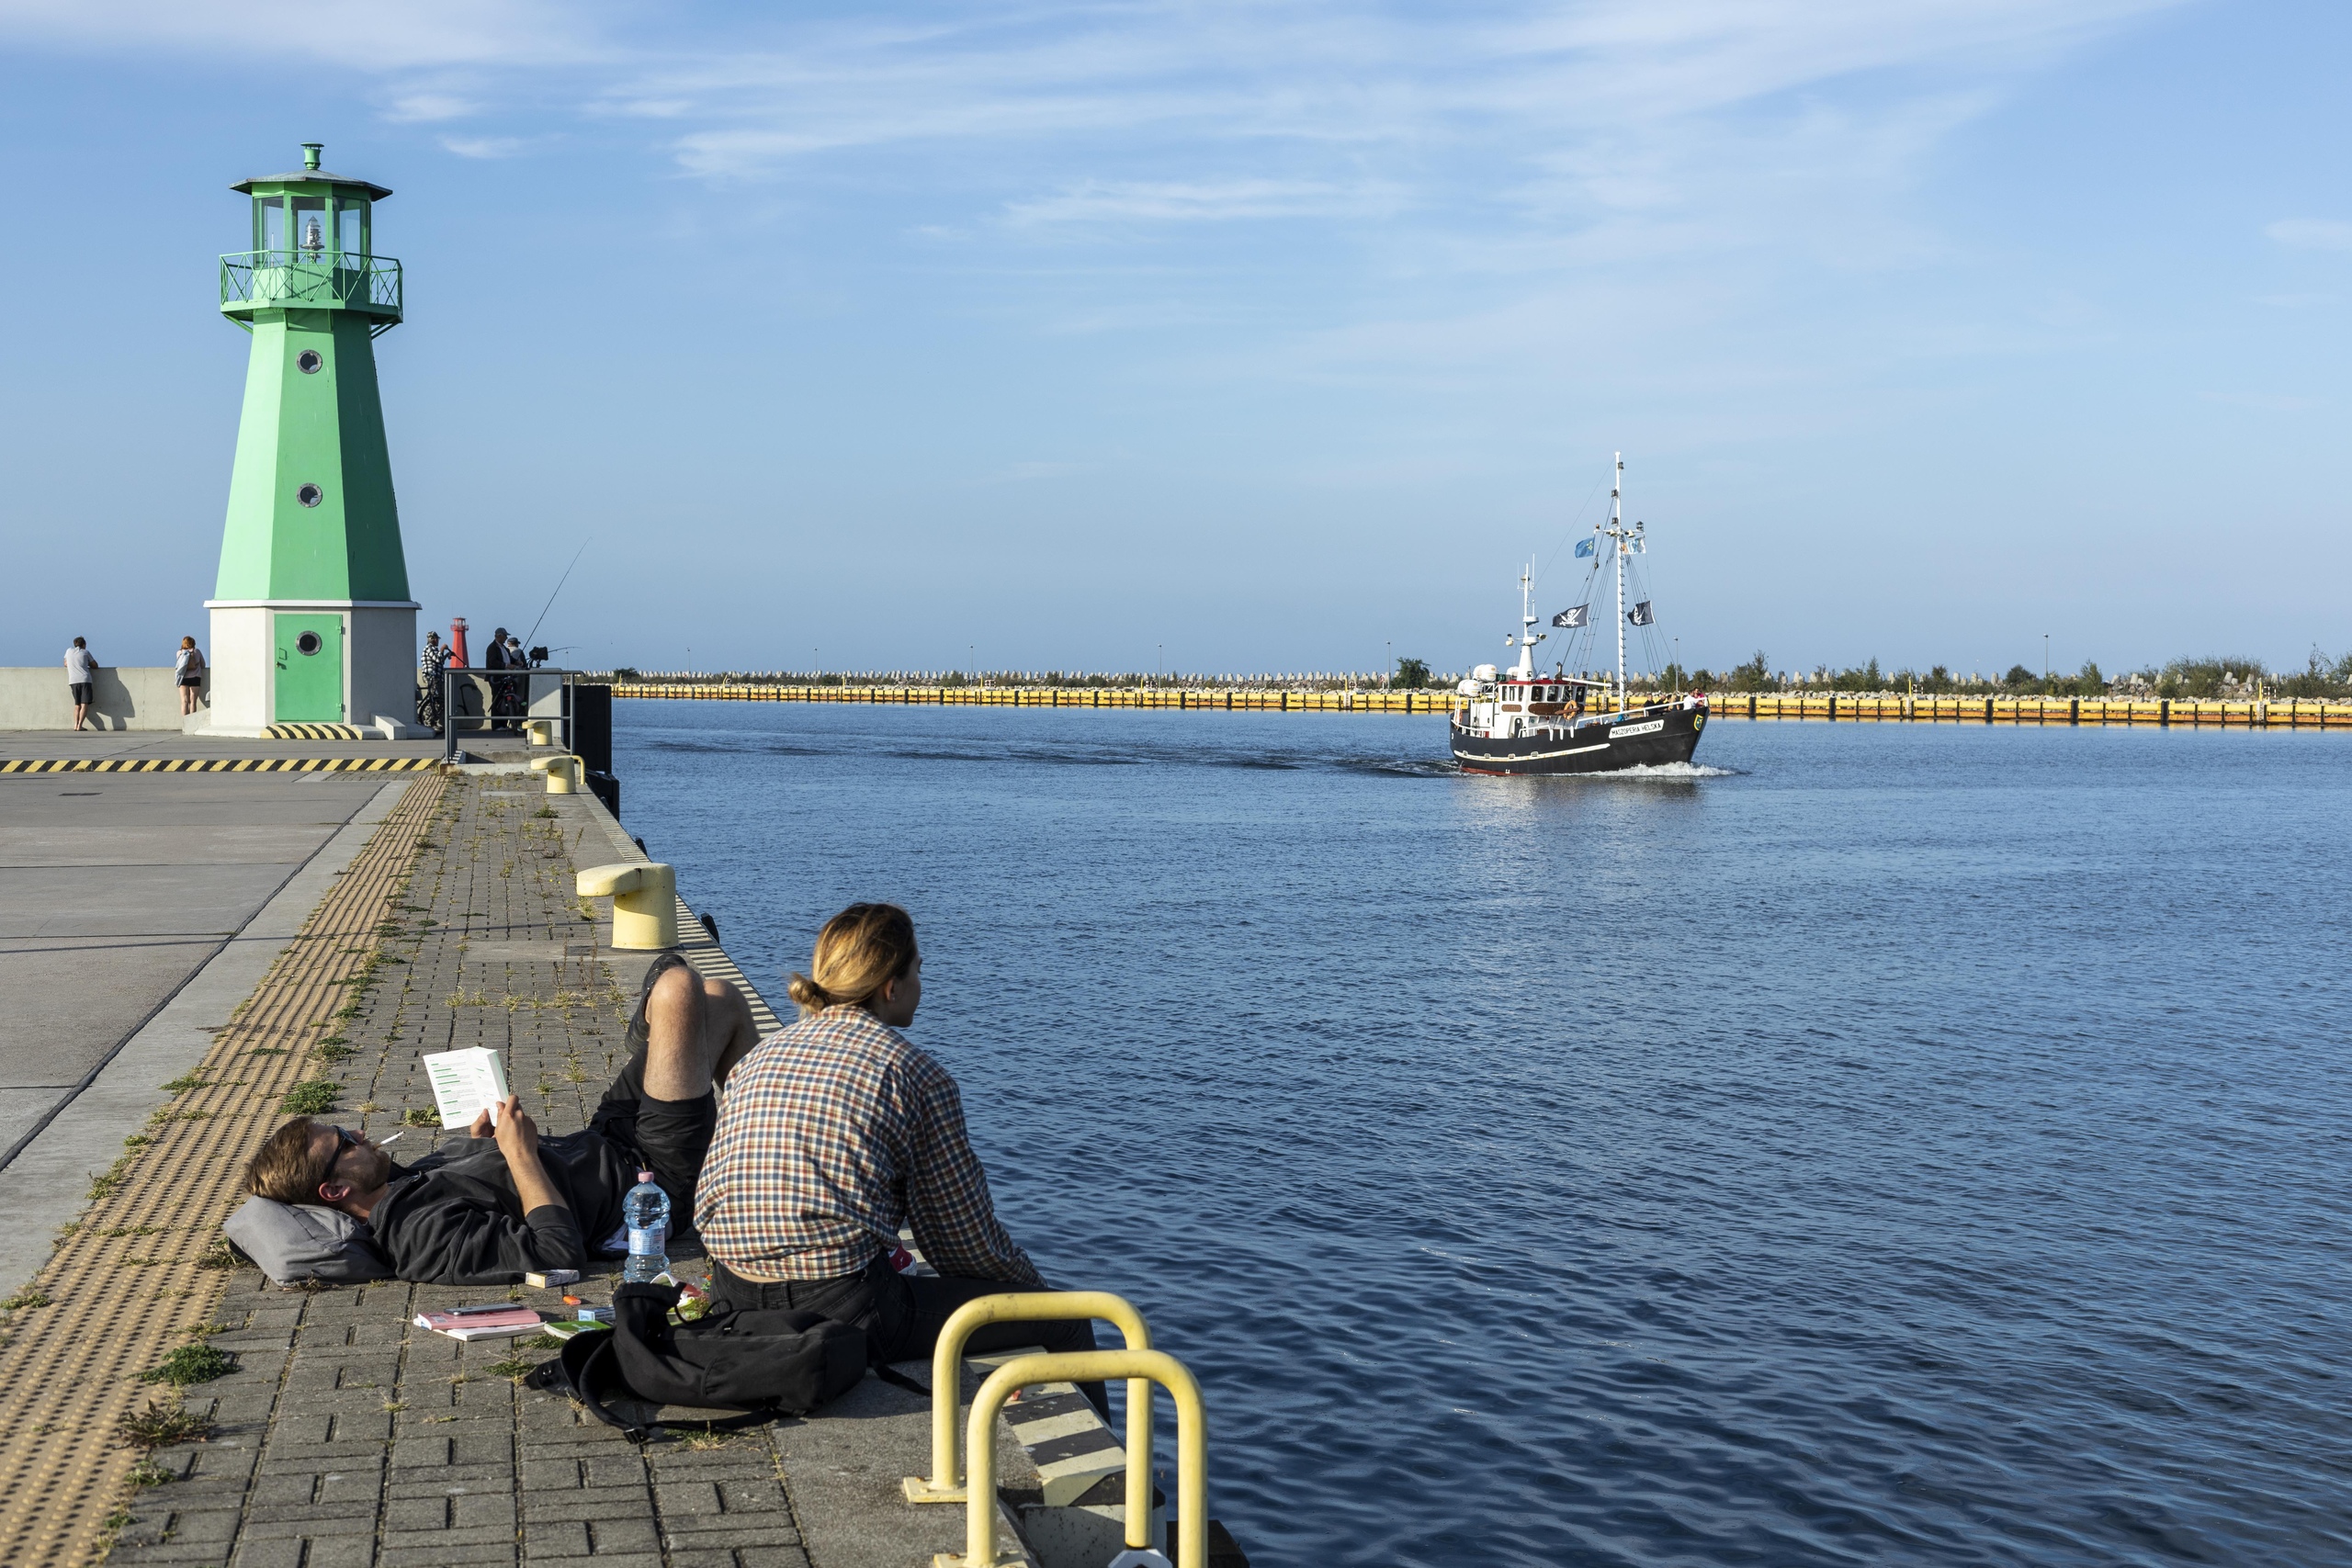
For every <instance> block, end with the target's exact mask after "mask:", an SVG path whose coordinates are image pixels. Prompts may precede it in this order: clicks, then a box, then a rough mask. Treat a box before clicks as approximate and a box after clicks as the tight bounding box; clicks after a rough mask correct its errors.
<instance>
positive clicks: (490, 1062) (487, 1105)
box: [424, 1045, 506, 1129]
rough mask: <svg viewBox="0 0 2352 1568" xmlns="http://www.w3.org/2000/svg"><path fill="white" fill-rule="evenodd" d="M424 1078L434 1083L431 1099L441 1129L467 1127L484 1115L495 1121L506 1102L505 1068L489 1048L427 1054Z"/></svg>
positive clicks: (480, 1046)
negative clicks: (485, 1112)
mask: <svg viewBox="0 0 2352 1568" xmlns="http://www.w3.org/2000/svg"><path fill="white" fill-rule="evenodd" d="M424 1076H425V1077H428V1078H430V1079H432V1080H433V1098H434V1100H435V1102H436V1103H437V1104H438V1105H439V1107H440V1110H441V1125H443V1126H444V1127H448V1128H452V1129H456V1128H463V1127H467V1126H470V1125H471V1124H472V1122H473V1119H474V1117H475V1116H476V1115H478V1114H479V1113H481V1111H489V1112H490V1113H491V1118H492V1121H495V1120H496V1119H497V1115H498V1107H499V1106H501V1105H503V1104H504V1103H505V1101H506V1067H505V1065H504V1064H503V1063H502V1062H501V1061H500V1060H499V1059H498V1053H497V1051H495V1050H494V1049H492V1047H490V1046H488V1045H474V1046H469V1047H468V1048H467V1049H465V1050H463V1051H427V1052H425V1053H424Z"/></svg>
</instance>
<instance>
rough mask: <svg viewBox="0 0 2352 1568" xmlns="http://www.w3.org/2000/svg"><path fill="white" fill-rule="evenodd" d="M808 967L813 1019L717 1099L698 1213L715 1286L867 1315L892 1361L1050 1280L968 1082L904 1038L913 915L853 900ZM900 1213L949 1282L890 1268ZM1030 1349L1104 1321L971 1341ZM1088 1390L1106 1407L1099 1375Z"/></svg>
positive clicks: (751, 1061) (856, 1319)
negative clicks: (974, 1135) (967, 1100)
mask: <svg viewBox="0 0 2352 1568" xmlns="http://www.w3.org/2000/svg"><path fill="white" fill-rule="evenodd" d="M809 968H810V970H811V971H812V974H811V975H806V976H804V975H795V976H793V977H792V999H793V1000H794V1001H795V1002H797V1003H798V1004H799V1005H800V1011H801V1018H800V1021H798V1022H797V1023H795V1024H793V1025H792V1026H791V1027H790V1028H788V1029H786V1030H785V1031H783V1032H781V1033H777V1034H773V1035H770V1036H769V1037H768V1038H767V1039H765V1040H763V1041H762V1042H761V1043H760V1044H759V1046H758V1048H757V1049H755V1050H754V1051H752V1054H751V1055H748V1056H746V1057H744V1058H743V1061H742V1063H741V1066H738V1067H737V1068H736V1070H735V1075H734V1077H732V1078H730V1079H729V1082H728V1085H727V1096H726V1100H725V1103H724V1104H722V1105H721V1106H720V1107H719V1112H718V1132H717V1134H715V1135H714V1136H713V1137H712V1139H711V1144H710V1157H709V1160H708V1162H707V1164H705V1165H704V1167H703V1173H702V1190H701V1193H700V1201H701V1208H700V1210H699V1212H698V1214H697V1219H698V1222H699V1224H700V1225H701V1228H702V1238H703V1245H704V1247H707V1249H708V1250H709V1253H710V1257H711V1259H712V1261H713V1263H714V1265H715V1267H714V1268H713V1269H712V1280H711V1285H712V1294H713V1295H714V1296H716V1297H718V1299H721V1300H725V1301H729V1302H731V1303H733V1304H734V1305H735V1306H737V1307H739V1308H741V1307H796V1308H798V1309H799V1310H801V1311H804V1312H815V1313H821V1314H823V1315H825V1316H827V1317H830V1318H833V1319H835V1320H837V1321H839V1322H842V1323H847V1324H852V1325H855V1326H857V1327H858V1328H861V1329H864V1330H865V1337H866V1341H867V1345H868V1354H869V1355H870V1356H871V1357H872V1359H874V1360H875V1361H876V1362H879V1363H888V1362H892V1361H905V1360H911V1359H919V1358H922V1357H927V1356H929V1355H930V1354H931V1350H932V1346H933V1342H934V1341H936V1340H937V1339H938V1337H939V1331H940V1328H941V1327H942V1326H943V1325H944V1324H945V1323H946V1321H947V1318H948V1315H949V1314H951V1313H953V1312H954V1311H955V1310H956V1308H957V1307H959V1306H961V1305H963V1304H964V1303H966V1302H968V1301H971V1300H973V1299H974V1298H975V1297H978V1296H987V1295H995V1294H997V1293H999V1292H1004V1291H1042V1290H1046V1289H1048V1288H1049V1287H1047V1285H1046V1282H1045V1280H1043V1279H1041V1278H1040V1277H1039V1276H1038V1273H1037V1269H1036V1267H1035V1265H1034V1264H1032V1263H1031V1262H1030V1261H1029V1257H1028V1254H1026V1253H1024V1252H1023V1251H1022V1250H1021V1248H1020V1247H1016V1246H1015V1245H1013V1241H1012V1237H1011V1236H1010V1235H1006V1234H1005V1229H1004V1226H1003V1225H1001V1224H999V1223H998V1221H997V1217H996V1206H995V1204H994V1202H993V1201H991V1200H990V1198H989V1181H988V1175H987V1173H986V1172H985V1171H983V1170H982V1169H981V1168H980V1162H979V1159H978V1156H975V1155H974V1154H973V1153H972V1145H971V1142H970V1139H969V1138H968V1137H967V1134H966V1132H965V1128H964V1105H963V1100H962V1099H961V1098H960V1097H959V1096H958V1094H957V1093H956V1080H955V1079H954V1078H953V1077H949V1076H948V1073H947V1069H946V1068H944V1067H943V1066H940V1065H939V1063H938V1062H937V1061H936V1060H934V1059H933V1057H932V1056H931V1055H929V1054H927V1053H926V1052H924V1051H923V1050H922V1049H921V1048H920V1047H918V1046H917V1045H915V1044H914V1043H913V1042H911V1041H910V1040H909V1039H908V1038H907V1037H906V1036H905V1035H904V1034H903V1033H901V1032H900V1031H901V1030H903V1029H905V1028H906V1027H907V1025H908V1024H910V1023H911V1022H912V1021H914V1016H915V1008H916V1005H917V1004H918V1003H919V1002H921V1001H922V953H920V952H919V951H918V950H917V948H916V946H915V927H914V921H913V920H912V919H910V918H909V917H908V915H907V912H906V911H905V910H904V909H901V908H899V907H898V906H896V905H894V904H853V905H851V906H850V907H849V908H846V909H843V910H842V912H841V913H840V914H838V915H835V916H834V917H833V918H832V919H831V920H828V921H827V922H826V923H825V929H824V931H823V932H822V933H820V935H819V936H818V938H817V951H816V955H815V958H814V960H813V961H812V962H811V963H810V964H809ZM901 1224H905V1225H908V1226H909V1227H910V1228H911V1229H912V1230H913V1232H914V1238H915V1245H916V1246H917V1247H921V1248H922V1255H923V1258H924V1260H925V1261H927V1262H928V1263H930V1264H931V1266H932V1267H933V1268H934V1269H938V1270H939V1277H938V1278H930V1277H925V1276H922V1275H914V1274H902V1273H900V1272H899V1270H898V1269H897V1268H896V1267H894V1266H893V1263H892V1258H893V1256H894V1255H895V1254H897V1253H898V1252H899V1226H900V1225H901ZM1024 1345H1042V1346H1044V1347H1045V1348H1046V1349H1048V1350H1091V1349H1092V1348H1094V1331H1093V1329H1092V1328H1091V1326H1089V1325H1086V1324H1084V1323H1008V1324H999V1325H993V1326H990V1327H988V1328H983V1329H981V1330H980V1331H979V1332H978V1333H976V1334H975V1335H973V1336H972V1338H971V1341H970V1348H971V1349H972V1350H974V1351H976V1352H978V1351H987V1350H998V1349H1010V1348H1015V1347H1018V1346H1024ZM1086 1392H1087V1397H1088V1398H1090V1399H1091V1400H1092V1401H1093V1402H1094V1404H1095V1405H1096V1407H1097V1408H1098V1409H1105V1410H1107V1409H1108V1405H1107V1404H1106V1402H1105V1400H1104V1397H1103V1385H1102V1384H1100V1383H1093V1384H1090V1385H1088V1387H1087V1391H1086Z"/></svg>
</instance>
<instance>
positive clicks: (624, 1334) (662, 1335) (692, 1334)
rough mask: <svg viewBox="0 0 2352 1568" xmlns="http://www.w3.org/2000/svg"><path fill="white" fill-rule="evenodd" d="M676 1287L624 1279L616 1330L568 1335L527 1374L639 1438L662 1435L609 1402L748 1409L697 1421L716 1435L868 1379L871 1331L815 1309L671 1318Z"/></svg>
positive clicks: (814, 1404) (834, 1395)
mask: <svg viewBox="0 0 2352 1568" xmlns="http://www.w3.org/2000/svg"><path fill="white" fill-rule="evenodd" d="M677 1304H678V1288H677V1287H676V1286H674V1285H622V1286H620V1287H619V1288H618V1289H616V1290H615V1291H614V1292H613V1328H612V1332H611V1333H609V1334H604V1333H597V1332H594V1331H591V1332H589V1333H586V1334H575V1335H573V1336H572V1337H571V1338H570V1339H568V1340H566V1341H564V1346H563V1354H562V1355H561V1356H560V1357H558V1358H556V1359H554V1360H551V1361H544V1362H541V1363H540V1364H539V1366H538V1367H537V1368H536V1369H534V1370H533V1371H532V1372H531V1374H530V1376H529V1377H528V1378H527V1379H526V1382H528V1383H529V1385H530V1386H531V1387H533V1388H542V1389H550V1390H554V1391H556V1392H558V1393H568V1394H570V1395H571V1396H572V1397H573V1398H575V1399H577V1400H579V1401H580V1403H581V1404H584V1405H586V1406H587V1407H588V1413H589V1414H590V1415H591V1416H595V1417H596V1419H597V1420H599V1421H602V1422H604V1423H605V1425H606V1426H608V1427H619V1428H620V1429H621V1432H622V1435H623V1436H625V1437H627V1438H628V1440H629V1441H630V1442H632V1443H642V1442H645V1441H647V1440H648V1439H650V1438H658V1437H660V1436H661V1434H662V1427H660V1426H659V1425H654V1424H645V1425H640V1424H639V1423H637V1422H635V1421H629V1420H625V1419H623V1418H622V1417H621V1416H616V1415H615V1414H614V1413H613V1412H612V1411H611V1410H609V1409H607V1408H605V1401H606V1400H611V1399H635V1400H640V1401H643V1402H645V1403H647V1404H683V1405H687V1406H690V1407H693V1408H695V1409H699V1410H710V1409H721V1410H741V1411H743V1412H745V1414H744V1415H741V1416H735V1417H733V1418H731V1419H728V1420H720V1421H709V1422H703V1423H698V1424H697V1425H699V1426H701V1427H705V1428H706V1429H707V1430H711V1431H727V1430H731V1429H733V1428H736V1427H752V1426H757V1425H759V1424H760V1423H762V1422H765V1421H773V1420H775V1418H776V1417H777V1416H805V1415H807V1414H808V1413H809V1411H811V1410H814V1409H816V1408H818V1407H819V1406H820V1405H822V1404H830V1403H831V1401H833V1400H835V1399H838V1398H840V1397H841V1396H842V1394H843V1393H847V1392H848V1391H849V1390H850V1389H851V1388H852V1387H854V1385H855V1384H856V1382H857V1381H858V1380H859V1379H860V1378H863V1377H864V1376H865V1334H864V1333H863V1332H862V1331H860V1330H859V1329H857V1328H855V1327H853V1326H852V1325H849V1324H846V1323H836V1322H834V1321H833V1320H832V1319H831V1318H829V1317H820V1316H819V1315H818V1314H815V1313H813V1312H792V1311H787V1310H784V1309H779V1308H764V1307H763V1308H756V1309H753V1310H752V1311H748V1312H736V1311H733V1310H731V1309H729V1308H727V1307H713V1308H712V1309H711V1310H710V1312H709V1313H708V1314H707V1315H705V1316H703V1317H701V1318H699V1319H696V1320H695V1321H693V1322H690V1323H677V1324H673V1323H672V1322H671V1321H670V1309H671V1308H672V1307H674V1306H676V1305H677Z"/></svg>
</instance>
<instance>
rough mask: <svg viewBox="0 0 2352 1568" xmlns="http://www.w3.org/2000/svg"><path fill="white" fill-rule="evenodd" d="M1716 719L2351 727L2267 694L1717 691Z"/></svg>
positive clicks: (2333, 705) (2331, 714)
mask: <svg viewBox="0 0 2352 1568" xmlns="http://www.w3.org/2000/svg"><path fill="white" fill-rule="evenodd" d="M1708 705H1709V707H1710V709H1711V710H1712V711H1713V715H1714V716H1715V717H1717V718H1813V719H1826V720H1827V721H1829V722H1831V723H1837V724H1843V723H1849V722H1852V723H1861V724H1871V723H1903V722H1906V721H1907V722H1909V723H1913V724H2125V725H2152V726H2155V727H2158V728H2170V727H2173V726H2182V727H2187V728H2199V727H2203V728H2222V727H2227V728H2233V729H2244V728H2256V729H2263V728H2267V729H2347V728H2352V702H2342V701H2334V700H2328V699H2323V698H2313V697H2272V698H2267V699H2263V700H2260V701H2254V702H2246V701H2236V702H2222V701H2218V700H2200V699H2196V698H2189V697H2130V698H2126V697H2115V698H2107V697H1984V696H1957V697H1955V696H1940V697H1936V696H1926V695H1919V696H1904V695H1901V694H1855V693H1843V692H1841V693H1837V694H1830V693H1826V692H1803V693H1799V692H1789V693H1778V692H1758V693H1739V692H1717V693H1715V694H1713V696H1712V697H1710V698H1709V699H1708Z"/></svg>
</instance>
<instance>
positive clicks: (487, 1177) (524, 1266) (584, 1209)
mask: <svg viewBox="0 0 2352 1568" xmlns="http://www.w3.org/2000/svg"><path fill="white" fill-rule="evenodd" d="M539 1162H540V1163H541V1164H542V1165H544V1166H545V1167H546V1168H547V1173H548V1180H550V1181H552V1182H553V1183H554V1184H555V1187H556V1190H558V1191H560V1192H561V1193H562V1194H563V1196H564V1201H566V1202H568V1203H570V1204H571V1208H570V1209H568V1210H567V1209H563V1208H560V1207H558V1206H557V1205H555V1204H553V1203H549V1204H546V1205H544V1206H542V1207H540V1208H537V1209H534V1210H532V1211H531V1212H530V1213H527V1214H526V1213H523V1201H522V1199H521V1197H520V1196H519V1195H517V1193H516V1192H515V1178H514V1175H513V1173H512V1172H510V1171H509V1170H508V1169H507V1168H506V1156H504V1155H502V1154H500V1153H499V1152H498V1145H497V1144H496V1143H495V1142H493V1141H492V1140H491V1139H488V1138H452V1139H450V1140H448V1141H447V1143H445V1144H443V1145H441V1146H440V1147H439V1148H437V1149H435V1150H434V1151H433V1153H431V1154H429V1155H427V1156H424V1158H423V1159H421V1160H418V1161H417V1162H416V1163H415V1164H414V1165H411V1166H402V1165H398V1164H395V1165H394V1166H393V1167H392V1179H391V1186H390V1191H388V1192H387V1193H386V1194H385V1195H384V1199H383V1201H381V1202H379V1203H378V1204H377V1205H376V1208H375V1212H374V1213H371V1214H369V1215H368V1228H369V1229H370V1230H372V1231H374V1233H375V1237H376V1245H377V1247H379V1248H380V1249H381V1250H382V1252H383V1254H384V1257H385V1258H386V1260H387V1261H389V1262H390V1265H391V1268H392V1272H393V1273H394V1274H395V1275H397V1276H399V1277H400V1278H401V1279H403V1280H418V1281H420V1282H422V1283H425V1284H434V1285H506V1284H513V1283H514V1282H515V1281H516V1280H520V1279H521V1278H522V1277H523V1276H524V1275H525V1274H527V1273H532V1272H536V1271H540V1270H544V1269H580V1270H582V1272H585V1271H586V1270H587V1268H588V1265H589V1257H590V1249H591V1248H593V1247H595V1246H596V1245H597V1244H598V1243H599V1242H602V1241H604V1240H605V1238H607V1237H609V1236H610V1235H612V1234H613V1233H614V1231H616V1230H617V1229H619V1228H620V1224H621V1199H622V1198H623V1197H624V1196H625V1195H627V1193H628V1190H629V1189H630V1188H632V1187H634V1186H636V1185H637V1162H636V1158H635V1156H632V1155H631V1154H630V1153H629V1152H628V1150H627V1149H625V1148H623V1147H621V1146H620V1145H616V1144H614V1143H612V1142H609V1141H608V1140H606V1139H605V1137H604V1136H603V1135H602V1134H598V1133H594V1132H582V1133H567V1134H564V1135H563V1136H561V1137H554V1138H549V1137H542V1138H541V1139H540V1140H539Z"/></svg>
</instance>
